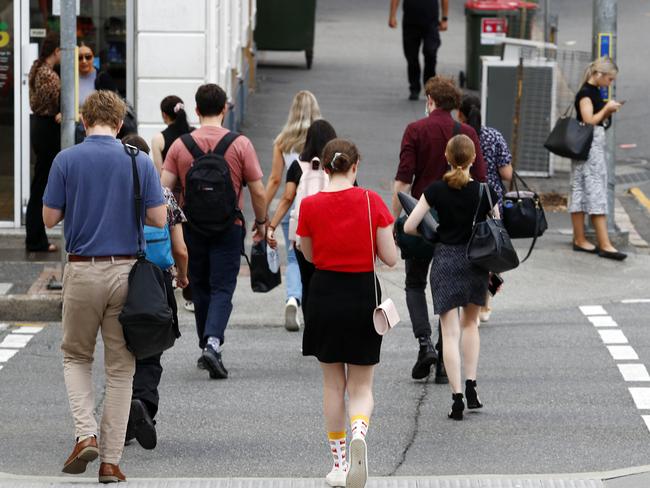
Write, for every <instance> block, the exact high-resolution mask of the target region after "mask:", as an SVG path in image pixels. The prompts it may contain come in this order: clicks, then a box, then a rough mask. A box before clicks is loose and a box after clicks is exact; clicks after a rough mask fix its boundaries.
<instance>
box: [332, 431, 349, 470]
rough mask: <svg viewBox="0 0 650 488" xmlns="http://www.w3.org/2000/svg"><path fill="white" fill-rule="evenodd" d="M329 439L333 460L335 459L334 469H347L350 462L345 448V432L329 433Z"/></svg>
mask: <svg viewBox="0 0 650 488" xmlns="http://www.w3.org/2000/svg"><path fill="white" fill-rule="evenodd" d="M327 438H328V439H329V443H330V450H331V451H332V458H334V469H341V468H342V469H347V465H348V461H347V453H346V446H345V431H343V432H328V433H327Z"/></svg>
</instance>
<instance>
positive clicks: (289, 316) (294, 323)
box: [284, 297, 300, 332]
mask: <svg viewBox="0 0 650 488" xmlns="http://www.w3.org/2000/svg"><path fill="white" fill-rule="evenodd" d="M284 328H285V329H287V330H289V331H291V332H297V331H299V330H300V322H299V321H298V300H296V299H295V298H294V297H291V298H289V300H287V304H286V305H285V306H284Z"/></svg>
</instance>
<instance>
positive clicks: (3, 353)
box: [0, 349, 18, 363]
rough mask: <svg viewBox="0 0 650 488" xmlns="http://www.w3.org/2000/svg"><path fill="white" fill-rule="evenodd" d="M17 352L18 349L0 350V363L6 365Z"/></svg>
mask: <svg viewBox="0 0 650 488" xmlns="http://www.w3.org/2000/svg"><path fill="white" fill-rule="evenodd" d="M17 352H18V349H0V363H6V362H7V361H9V360H10V359H11V358H12V357H13V356H14V354H16V353H17Z"/></svg>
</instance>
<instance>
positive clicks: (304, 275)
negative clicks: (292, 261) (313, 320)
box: [294, 247, 316, 318]
mask: <svg viewBox="0 0 650 488" xmlns="http://www.w3.org/2000/svg"><path fill="white" fill-rule="evenodd" d="M294 251H295V253H296V259H297V260H298V268H300V281H301V282H302V302H301V306H302V314H303V316H304V317H305V318H306V317H307V304H308V303H309V282H310V281H311V277H312V276H313V274H314V271H316V267H315V266H314V265H313V264H312V263H310V262H309V261H307V259H306V258H305V255H304V254H303V253H302V252H300V251H299V250H298V249H296V248H295V247H294Z"/></svg>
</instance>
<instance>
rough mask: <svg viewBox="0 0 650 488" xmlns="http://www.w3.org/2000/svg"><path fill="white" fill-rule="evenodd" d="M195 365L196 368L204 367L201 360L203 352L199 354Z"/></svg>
mask: <svg viewBox="0 0 650 488" xmlns="http://www.w3.org/2000/svg"><path fill="white" fill-rule="evenodd" d="M196 367H197V368H198V369H205V363H204V362H203V354H201V355H200V356H199V359H197V361H196Z"/></svg>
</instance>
